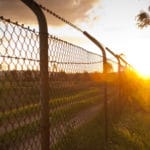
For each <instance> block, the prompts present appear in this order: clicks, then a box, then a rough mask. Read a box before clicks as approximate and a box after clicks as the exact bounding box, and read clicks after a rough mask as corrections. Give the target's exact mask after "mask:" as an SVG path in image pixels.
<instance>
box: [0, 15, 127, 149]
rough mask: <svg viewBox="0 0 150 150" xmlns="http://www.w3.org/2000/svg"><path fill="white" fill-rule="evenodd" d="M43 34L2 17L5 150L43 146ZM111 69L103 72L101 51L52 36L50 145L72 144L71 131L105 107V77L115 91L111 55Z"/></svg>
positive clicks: (0, 92)
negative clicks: (88, 49)
mask: <svg viewBox="0 0 150 150" xmlns="http://www.w3.org/2000/svg"><path fill="white" fill-rule="evenodd" d="M40 34H42V33H38V32H36V31H35V30H31V29H30V28H29V27H25V26H24V25H20V24H18V23H17V22H13V21H11V20H9V19H5V18H4V17H0V81H1V82H0V149H1V150H8V149H9V150H16V149H19V150H27V149H30V150H32V149H33V150H38V149H41V148H42V146H41V140H42V137H41V129H42V126H41V123H40V122H41V117H42V114H41V109H42V107H41V102H40V89H41V88H42V87H41V83H40V75H41V70H40V47H39V42H40V38H39V35H40ZM121 66H124V63H122V64H121ZM106 68H107V71H108V72H109V73H107V74H102V72H103V57H102V56H101V55H98V54H96V53H93V52H89V51H87V50H86V49H84V48H82V47H79V46H77V45H74V44H71V43H69V42H67V41H64V40H61V39H59V38H56V37H54V36H53V35H50V34H48V68H47V69H48V85H49V87H48V95H49V100H48V107H49V114H47V115H48V117H49V120H48V122H47V124H49V123H50V131H49V139H48V141H49V142H50V144H49V145H46V146H47V149H51V150H57V149H61V148H62V147H63V146H64V145H65V143H67V142H68V141H70V142H71V137H70V136H69V134H70V133H72V131H73V130H74V129H77V128H78V127H81V126H83V125H86V122H88V121H90V120H92V118H94V116H96V115H97V114H98V112H99V111H101V109H102V107H103V98H104V94H106V93H104V91H103V89H104V82H106V80H107V81H108V83H107V87H106V88H108V89H110V90H108V93H107V94H108V95H112V94H113V93H116V91H117V88H118V85H119V84H118V82H117V81H118V79H117V71H118V70H117V68H118V62H117V61H114V60H112V59H107V67H106ZM122 71H124V70H123V69H122ZM114 85H115V86H114ZM117 96H118V95H117V94H116V95H114V96H113V99H115V98H117ZM111 99H112V98H111ZM109 101H110V99H109V100H108V102H109Z"/></svg>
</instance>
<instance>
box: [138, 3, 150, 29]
mask: <svg viewBox="0 0 150 150" xmlns="http://www.w3.org/2000/svg"><path fill="white" fill-rule="evenodd" d="M148 9H149V11H150V6H149V8H148ZM136 19H137V25H138V27H139V28H144V27H147V26H149V25H150V15H149V13H147V12H145V11H142V12H140V13H139V14H138V15H137V16H136Z"/></svg>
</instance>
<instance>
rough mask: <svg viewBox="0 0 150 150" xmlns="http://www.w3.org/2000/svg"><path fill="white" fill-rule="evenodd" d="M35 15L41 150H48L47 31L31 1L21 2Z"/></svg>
mask: <svg viewBox="0 0 150 150" xmlns="http://www.w3.org/2000/svg"><path fill="white" fill-rule="evenodd" d="M21 1H22V2H23V3H25V4H26V5H27V6H28V7H29V8H30V9H31V10H32V11H33V12H34V13H35V15H36V17H37V19H38V23H39V33H40V35H39V38H40V76H41V77H40V103H41V120H40V125H41V149H42V150H49V147H50V138H49V137H50V132H49V130H50V129H49V105H48V101H49V94H48V30H47V22H46V18H45V15H44V13H43V12H42V10H41V8H40V7H39V5H37V3H36V2H34V1H33V0H21Z"/></svg>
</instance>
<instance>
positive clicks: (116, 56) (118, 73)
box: [106, 47, 121, 113]
mask: <svg viewBox="0 0 150 150" xmlns="http://www.w3.org/2000/svg"><path fill="white" fill-rule="evenodd" d="M106 50H107V51H108V52H109V53H110V54H112V55H113V56H114V57H115V58H116V59H117V61H118V70H117V76H118V102H119V99H120V82H121V81H120V65H121V64H120V56H119V55H116V54H115V53H114V52H113V51H111V50H110V49H109V48H108V47H106ZM116 105H117V103H116ZM117 110H118V108H117V109H116V111H117ZM116 113H117V112H116Z"/></svg>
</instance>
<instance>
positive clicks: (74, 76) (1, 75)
mask: <svg viewBox="0 0 150 150" xmlns="http://www.w3.org/2000/svg"><path fill="white" fill-rule="evenodd" d="M116 75H117V73H109V74H107V77H106V75H104V74H102V73H98V72H94V73H88V72H84V73H66V72H64V71H61V72H49V80H50V81H66V80H70V81H83V80H87V81H90V80H94V81H102V80H104V79H105V78H107V79H109V80H112V79H115V78H116ZM0 80H7V81H39V80H40V71H33V70H21V71H17V70H12V71H1V72H0Z"/></svg>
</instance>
